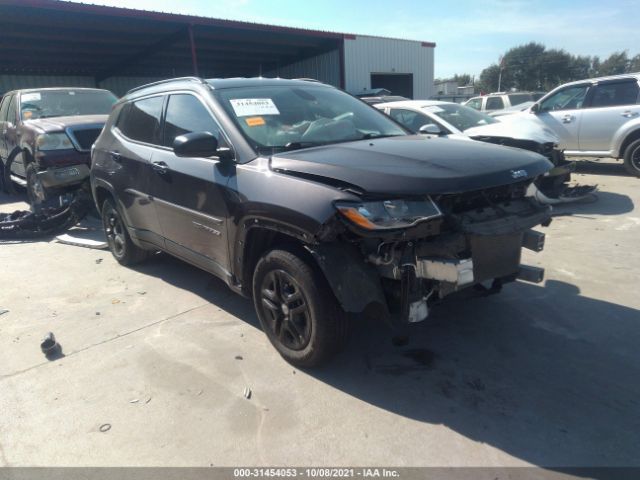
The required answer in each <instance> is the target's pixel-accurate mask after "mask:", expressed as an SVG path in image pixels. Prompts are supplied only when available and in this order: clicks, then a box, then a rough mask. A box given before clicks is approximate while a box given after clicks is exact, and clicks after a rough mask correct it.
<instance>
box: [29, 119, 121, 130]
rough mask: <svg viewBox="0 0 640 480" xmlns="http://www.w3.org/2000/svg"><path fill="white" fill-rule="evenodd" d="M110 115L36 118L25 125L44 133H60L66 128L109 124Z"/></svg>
mask: <svg viewBox="0 0 640 480" xmlns="http://www.w3.org/2000/svg"><path fill="white" fill-rule="evenodd" d="M107 118H109V116H108V115H74V116H69V117H51V118H36V119H34V120H26V121H25V122H24V124H25V125H29V126H31V127H33V128H36V129H38V130H42V131H43V132H60V131H62V130H65V129H66V128H76V127H83V126H89V125H96V124H100V125H103V126H104V124H105V123H106V122H107Z"/></svg>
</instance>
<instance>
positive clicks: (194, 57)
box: [189, 25, 200, 77]
mask: <svg viewBox="0 0 640 480" xmlns="http://www.w3.org/2000/svg"><path fill="white" fill-rule="evenodd" d="M189 45H191V62H192V64H193V74H194V75H195V76H196V77H199V76H200V74H199V73H198V56H197V54H196V42H195V39H194V37H193V25H189Z"/></svg>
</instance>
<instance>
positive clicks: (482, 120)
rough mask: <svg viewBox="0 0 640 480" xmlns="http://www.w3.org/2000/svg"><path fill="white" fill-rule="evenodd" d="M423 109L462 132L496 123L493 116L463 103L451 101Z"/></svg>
mask: <svg viewBox="0 0 640 480" xmlns="http://www.w3.org/2000/svg"><path fill="white" fill-rule="evenodd" d="M423 108H424V110H426V111H427V112H430V113H432V114H434V115H436V116H438V117H440V118H441V119H442V120H444V121H445V122H448V123H449V124H451V125H453V126H454V127H455V128H457V129H458V130H460V131H461V132H464V131H465V130H467V129H469V128H473V127H479V126H481V125H489V124H491V123H498V120H496V119H495V118H493V117H490V116H489V115H487V114H485V113H482V112H479V111H477V110H474V109H473V108H469V107H465V106H464V105H457V104H451V103H443V104H439V105H430V106H428V107H423Z"/></svg>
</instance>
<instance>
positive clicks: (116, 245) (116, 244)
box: [101, 198, 150, 266]
mask: <svg viewBox="0 0 640 480" xmlns="http://www.w3.org/2000/svg"><path fill="white" fill-rule="evenodd" d="M101 214H102V225H103V227H104V231H105V235H106V236H107V244H108V245H109V250H110V251H111V254H112V255H113V256H114V258H115V259H116V260H117V261H118V263H119V264H120V265H125V266H131V265H135V264H137V263H140V262H142V261H144V260H146V259H147V258H148V257H149V254H150V252H149V251H147V250H143V249H142V248H140V247H138V246H137V245H136V244H134V243H133V242H132V241H131V237H130V236H129V232H128V231H127V227H126V225H125V223H124V219H123V218H122V215H121V214H120V211H119V210H118V208H117V207H116V206H115V204H114V201H113V200H112V199H109V198H108V199H106V200H105V201H104V203H103V204H102V212H101Z"/></svg>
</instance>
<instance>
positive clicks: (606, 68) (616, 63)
mask: <svg viewBox="0 0 640 480" xmlns="http://www.w3.org/2000/svg"><path fill="white" fill-rule="evenodd" d="M634 58H635V57H634ZM630 66H631V62H630V60H629V57H628V56H627V52H626V51H623V52H614V53H612V54H611V55H609V58H607V59H606V60H605V61H603V62H602V63H601V64H600V75H619V74H621V73H628V72H630V71H631V70H630Z"/></svg>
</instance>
